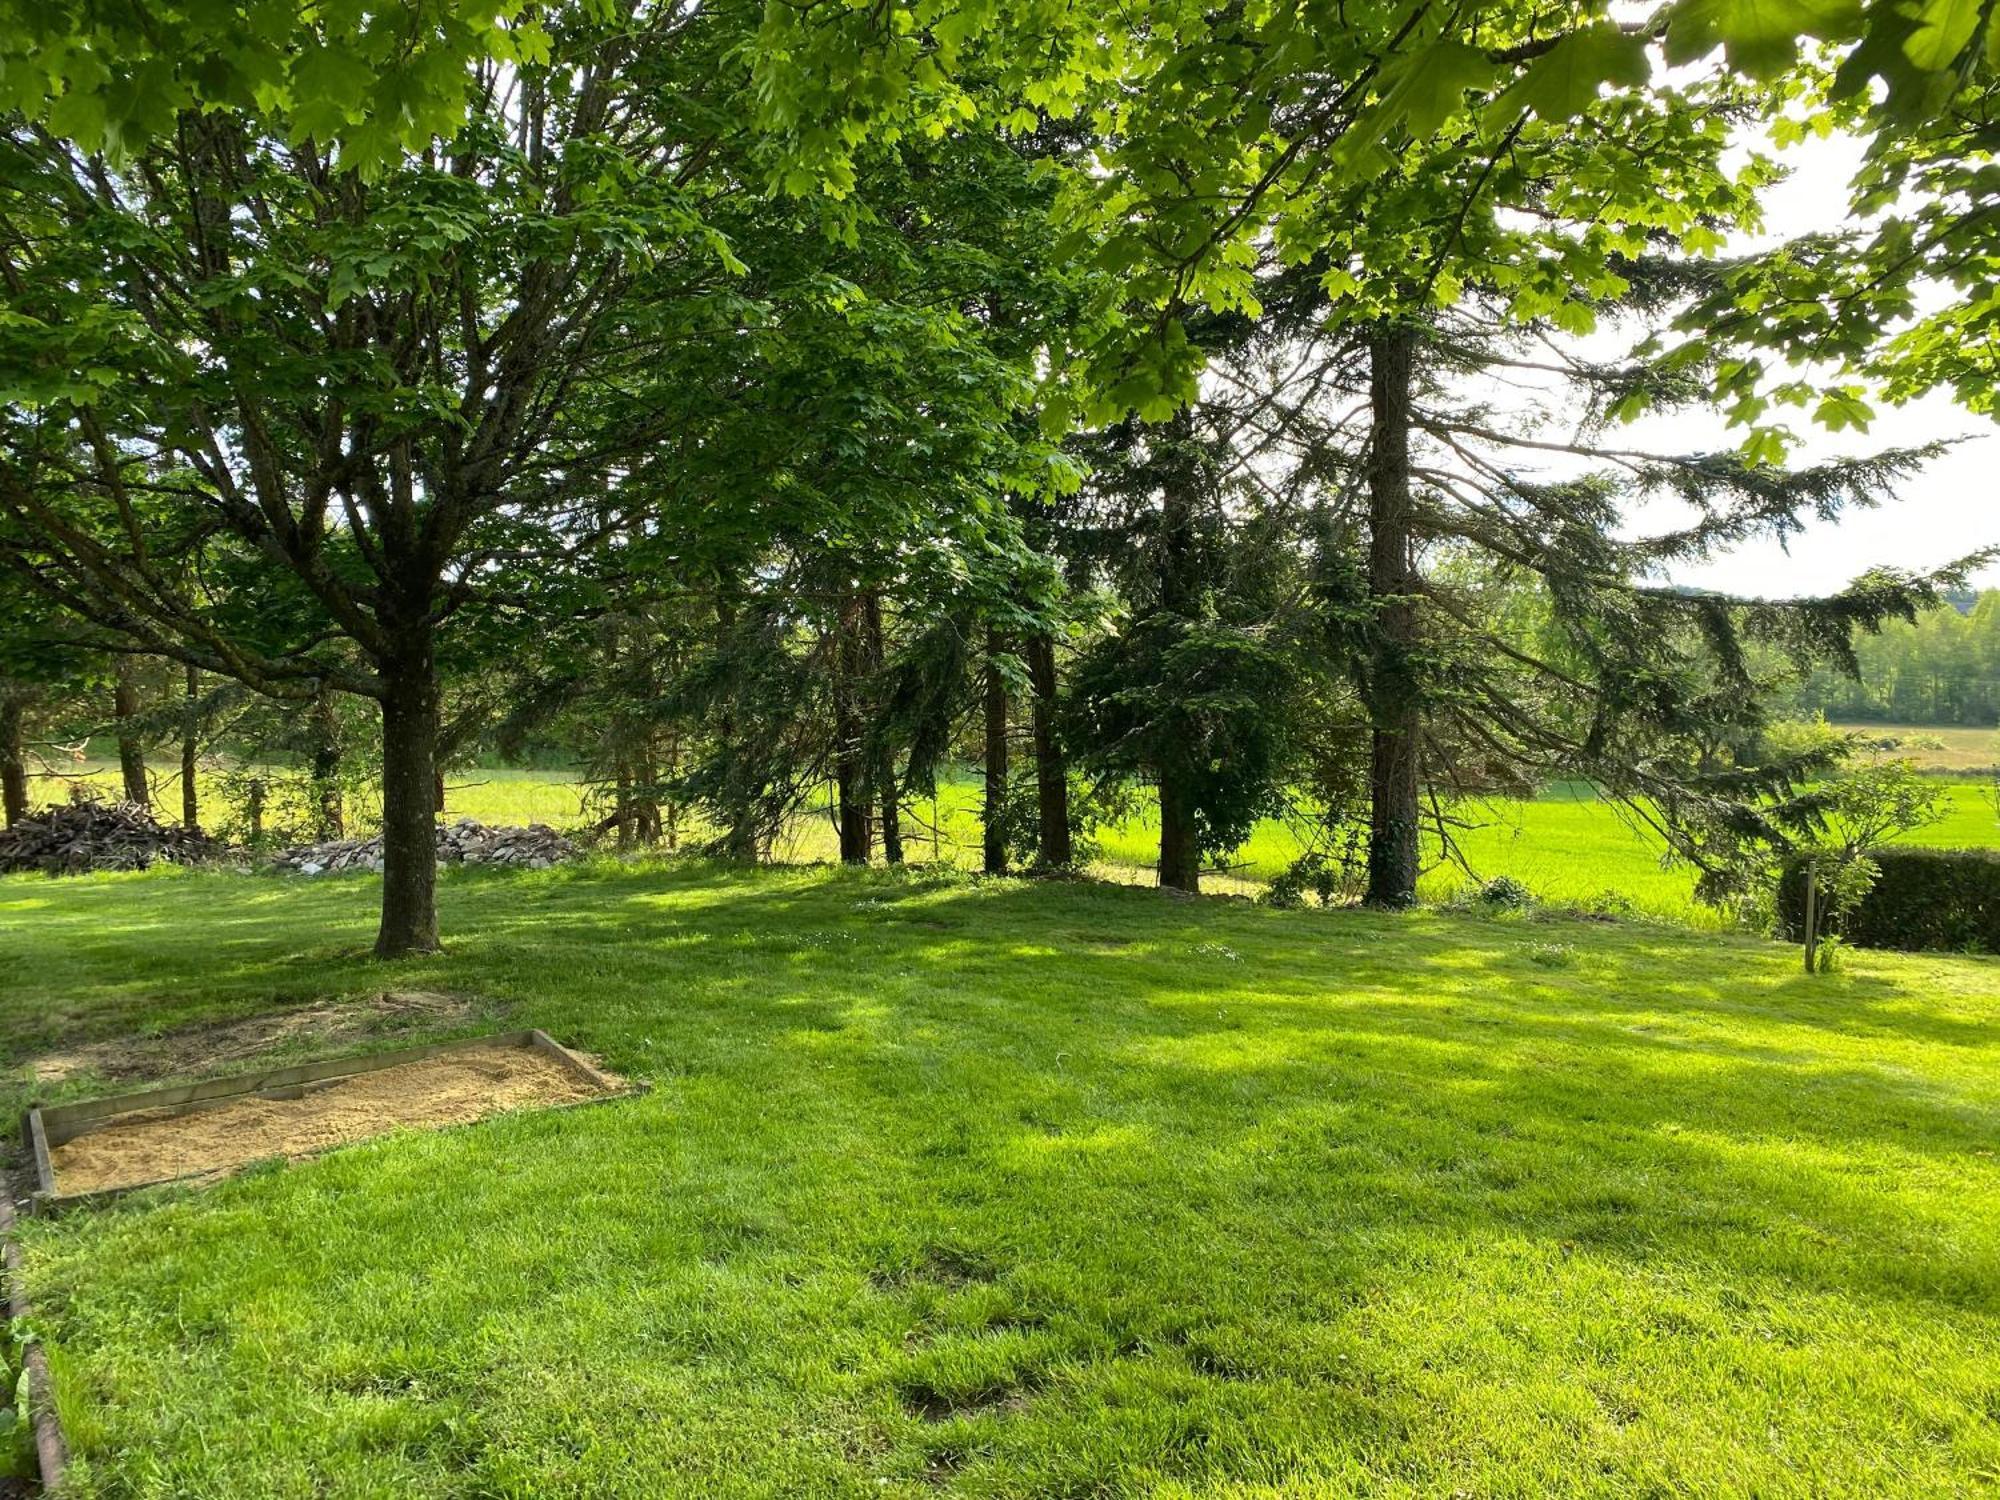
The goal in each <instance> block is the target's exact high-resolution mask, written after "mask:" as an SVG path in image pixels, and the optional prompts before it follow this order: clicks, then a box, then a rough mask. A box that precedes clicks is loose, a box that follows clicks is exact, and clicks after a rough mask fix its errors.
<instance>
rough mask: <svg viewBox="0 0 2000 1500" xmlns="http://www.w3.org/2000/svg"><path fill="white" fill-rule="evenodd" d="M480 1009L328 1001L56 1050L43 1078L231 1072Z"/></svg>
mask: <svg viewBox="0 0 2000 1500" xmlns="http://www.w3.org/2000/svg"><path fill="white" fill-rule="evenodd" d="M476 1009H477V1006H476V1005H475V1004H474V1003H473V1002H472V1001H471V1000H468V999H466V998H465V997H463V996H460V995H441V994H437V993H434V992H432V991H429V990H384V991H383V992H382V993H381V994H379V995H366V996H362V997H360V998H348V999H344V1000H321V1001H319V1002H317V1003H315V1004H312V1005H304V1006H298V1007H296V1008H294V1009H292V1010H283V1011H278V1012H276V1013H275V1014H272V1015H264V1016H252V1017H250V1018H249V1019H247V1020H242V1021H229V1022H225V1023H222V1024H220V1025H214V1026H191V1027H188V1028H186V1029H185V1030H182V1031H171V1032H168V1033H166V1034H165V1035H164V1036H153V1037H119V1038H116V1039H114V1040H111V1041H105V1042H91V1043H89V1044H87V1045H85V1046H81V1047H70V1048H67V1049H65V1050H64V1051H61V1052H51V1053H48V1054H46V1055H45V1056H42V1057H39V1058H37V1059H36V1060H35V1063H34V1073H35V1081H36V1082H37V1083H61V1082H63V1081H65V1080H66V1079H70V1078H77V1077H82V1076H86V1075H89V1076H95V1077H99V1078H120V1079H123V1078H168V1077H172V1076H174V1075H176V1074H183V1073H226V1072H229V1071H230V1070H231V1064H234V1063H240V1062H247V1061H250V1060H252V1059H254V1058H260V1057H263V1056H264V1055H265V1054H266V1053H269V1052H272V1051H274V1050H276V1049H277V1048H279V1047H281V1046H284V1045H286V1044H287V1043H290V1042H295V1041H305V1040H310V1041H312V1042H314V1043H315V1044H317V1043H323V1042H346V1041H359V1040H360V1039H361V1038H363V1037H369V1036H395V1035H397V1034H398V1033H402V1032H414V1031H433V1030H438V1029H441V1028H443V1027H444V1026H446V1025H448V1024H451V1023H454V1022H458V1021H462V1020H464V1019H466V1018H467V1017H468V1016H471V1015H472V1014H473V1013H474V1012H475V1010H476Z"/></svg>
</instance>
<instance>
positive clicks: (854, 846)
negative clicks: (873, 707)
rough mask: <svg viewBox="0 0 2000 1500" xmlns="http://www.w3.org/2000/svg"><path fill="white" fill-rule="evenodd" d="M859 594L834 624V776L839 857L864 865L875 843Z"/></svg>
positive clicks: (846, 602) (847, 602)
mask: <svg viewBox="0 0 2000 1500" xmlns="http://www.w3.org/2000/svg"><path fill="white" fill-rule="evenodd" d="M861 616H862V608H861V599H860V597H859V596H858V595H856V596H852V597H850V598H848V599H846V600H844V601H843V602H842V604H841V606H840V619H839V622H838V623H837V624H836V626H835V630H836V631H837V633H838V634H837V637H836V639H835V641H834V684H833V737H834V746H833V781H834V792H835V796H836V798H837V804H838V805H837V807H836V809H835V816H836V819H837V821H838V823H839V827H840V862H841V863H842V864H845V865H865V864H867V863H868V855H869V852H870V850H871V849H872V848H873V846H874V835H873V831H872V830H871V828H870V827H869V819H868V769H867V760H866V753H867V747H866V745H865V743H864V741H865V740H866V738H867V736H866V734H865V733H864V731H863V729H862V726H861V675H862V671H863V662H862V642H861Z"/></svg>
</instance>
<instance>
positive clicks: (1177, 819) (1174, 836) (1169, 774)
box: [1160, 763, 1201, 896]
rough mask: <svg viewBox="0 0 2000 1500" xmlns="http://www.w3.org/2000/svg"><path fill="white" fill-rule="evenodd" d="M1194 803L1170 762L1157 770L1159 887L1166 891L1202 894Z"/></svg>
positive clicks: (1178, 769)
mask: <svg viewBox="0 0 2000 1500" xmlns="http://www.w3.org/2000/svg"><path fill="white" fill-rule="evenodd" d="M1194 828H1195V820H1194V802H1193V799H1192V798H1191V797H1190V796H1189V795H1188V788H1187V785H1186V783H1185V781H1184V780H1183V773H1182V770H1181V768H1180V767H1179V766H1178V765H1175V764H1172V763H1169V764H1167V765H1164V766H1162V767H1161V768H1160V884H1161V886H1162V887H1164V888H1165V889H1167V890H1172V891H1186V892H1187V893H1188V894H1189V895H1190V896H1194V895H1199V894H1200V893H1201V847H1200V843H1199V841H1198V840H1197V839H1196V838H1195V832H1194Z"/></svg>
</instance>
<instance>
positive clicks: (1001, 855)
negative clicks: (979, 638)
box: [981, 627, 1007, 875]
mask: <svg viewBox="0 0 2000 1500" xmlns="http://www.w3.org/2000/svg"><path fill="white" fill-rule="evenodd" d="M1005 649H1006V642H1005V640H1004V639H1003V638H1002V637H1001V634H1000V632H999V631H997V630H994V629H991V628H990V627H989V628H988V630H987V632H986V805H985V808H984V818H983V821H984V822H985V825H986V827H985V837H984V841H983V842H984V845H985V847H984V849H983V850H982V853H983V855H984V858H983V860H982V861H981V866H982V868H983V869H984V870H985V871H986V873H987V874H988V875H1005V874H1006V873H1007V679H1006V677H1005V676H1004V675H1003V674H1002V673H1001V671H1000V654H1001V652H1002V651H1004V650H1005Z"/></svg>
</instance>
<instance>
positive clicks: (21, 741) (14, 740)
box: [0, 682, 28, 828]
mask: <svg viewBox="0 0 2000 1500" xmlns="http://www.w3.org/2000/svg"><path fill="white" fill-rule="evenodd" d="M27 716H28V697H27V694H25V693H22V692H18V691H16V690H14V688H13V687H12V686H11V685H10V684H8V683H4V682H0V807H4V808H5V810H6V816H7V826H8V827H9V828H12V827H13V826H14V825H15V824H16V823H18V822H20V821H21V819H23V818H25V817H27V815H28V747H27V744H26V740H25V722H26V719H27Z"/></svg>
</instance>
